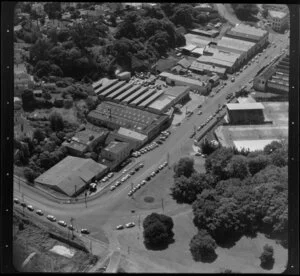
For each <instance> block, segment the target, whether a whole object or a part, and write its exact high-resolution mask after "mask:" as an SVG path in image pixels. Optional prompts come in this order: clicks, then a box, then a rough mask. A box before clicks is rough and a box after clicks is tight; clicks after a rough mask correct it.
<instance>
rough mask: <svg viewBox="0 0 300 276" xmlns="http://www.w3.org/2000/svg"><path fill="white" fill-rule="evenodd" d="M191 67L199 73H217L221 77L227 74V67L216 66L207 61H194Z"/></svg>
mask: <svg viewBox="0 0 300 276" xmlns="http://www.w3.org/2000/svg"><path fill="white" fill-rule="evenodd" d="M189 69H190V70H191V71H192V72H194V73H197V74H201V75H204V74H212V73H215V74H217V75H218V76H219V77H220V78H224V77H225V76H226V68H222V67H218V66H214V65H209V64H205V63H200V62H198V61H194V62H193V63H192V64H191V66H190V67H189Z"/></svg>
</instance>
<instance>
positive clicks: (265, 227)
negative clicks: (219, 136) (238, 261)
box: [171, 141, 288, 260]
mask: <svg viewBox="0 0 300 276" xmlns="http://www.w3.org/2000/svg"><path fill="white" fill-rule="evenodd" d="M287 162H288V148H287V144H286V143H285V141H282V142H277V141H276V142H272V143H271V144H269V145H267V146H266V147H265V148H264V150H263V151H257V152H248V151H241V152H239V151H237V150H236V149H235V150H233V149H228V148H219V149H217V150H216V151H214V152H213V153H212V154H211V155H209V156H208V157H207V159H206V161H205V168H206V174H200V173H197V172H195V170H194V168H193V161H192V159H188V158H182V159H181V160H180V161H179V162H178V164H176V165H175V167H174V171H175V175H174V185H173V187H172V188H171V193H172V196H173V198H174V199H176V200H177V201H178V202H184V203H189V204H192V208H193V213H194V224H195V225H196V226H197V228H198V229H199V233H198V234H197V235H196V236H195V237H194V238H193V240H192V241H191V244H190V249H191V253H192V254H193V256H194V258H195V259H201V260H204V259H205V258H204V259H203V257H202V256H211V257H213V256H215V255H214V253H213V252H214V248H215V243H214V242H212V240H213V241H215V242H216V243H217V244H219V245H222V244H226V243H228V242H232V241H235V240H237V239H239V238H240V237H241V236H242V235H253V234H254V233H256V232H257V231H262V232H264V233H266V234H268V235H271V236H272V235H278V236H280V237H281V239H282V243H283V244H284V243H286V239H287V226H288V225H287V224H288V205H287V190H288V171H287ZM203 230H205V231H204V232H203ZM205 250H208V252H210V253H207V252H206V251H205ZM204 252H206V253H207V254H206V253H204Z"/></svg>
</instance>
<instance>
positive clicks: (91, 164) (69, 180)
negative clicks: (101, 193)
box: [34, 156, 108, 197]
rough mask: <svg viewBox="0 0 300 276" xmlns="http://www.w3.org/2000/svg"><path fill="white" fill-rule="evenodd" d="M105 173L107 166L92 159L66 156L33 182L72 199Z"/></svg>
mask: <svg viewBox="0 0 300 276" xmlns="http://www.w3.org/2000/svg"><path fill="white" fill-rule="evenodd" d="M107 171H108V168H107V166H104V165H102V164H99V163H97V162H95V161H94V160H92V159H84V158H78V157H74V156H67V157H66V158H64V159H63V160H61V161H60V162H59V163H57V164H56V165H55V166H53V167H52V168H51V169H49V170H48V171H46V172H44V173H43V174H42V175H40V176H39V177H37V178H36V179H35V180H34V182H35V184H36V185H40V186H42V187H43V188H45V189H53V190H55V191H58V192H60V193H62V194H64V195H67V196H70V197H73V196H76V195H78V194H80V193H81V192H83V191H84V190H85V189H86V188H87V187H88V185H89V184H90V183H91V182H94V181H95V180H98V179H100V178H101V177H102V176H104V175H105V174H106V173H107Z"/></svg>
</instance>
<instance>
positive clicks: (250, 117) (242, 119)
mask: <svg viewBox="0 0 300 276" xmlns="http://www.w3.org/2000/svg"><path fill="white" fill-rule="evenodd" d="M227 112H228V118H229V123H230V124H233V125H235V124H242V125H244V124H260V123H263V122H264V113H263V110H261V109H257V110H227Z"/></svg>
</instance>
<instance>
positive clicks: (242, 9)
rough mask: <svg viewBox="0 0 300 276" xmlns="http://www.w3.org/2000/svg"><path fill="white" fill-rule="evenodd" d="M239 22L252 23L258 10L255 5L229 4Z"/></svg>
mask: <svg viewBox="0 0 300 276" xmlns="http://www.w3.org/2000/svg"><path fill="white" fill-rule="evenodd" d="M231 6H232V8H233V10H234V11H235V13H236V16H237V18H238V19H240V20H248V21H253V20H254V19H255V16H256V14H257V13H258V11H259V9H258V7H257V5H256V4H231Z"/></svg>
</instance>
